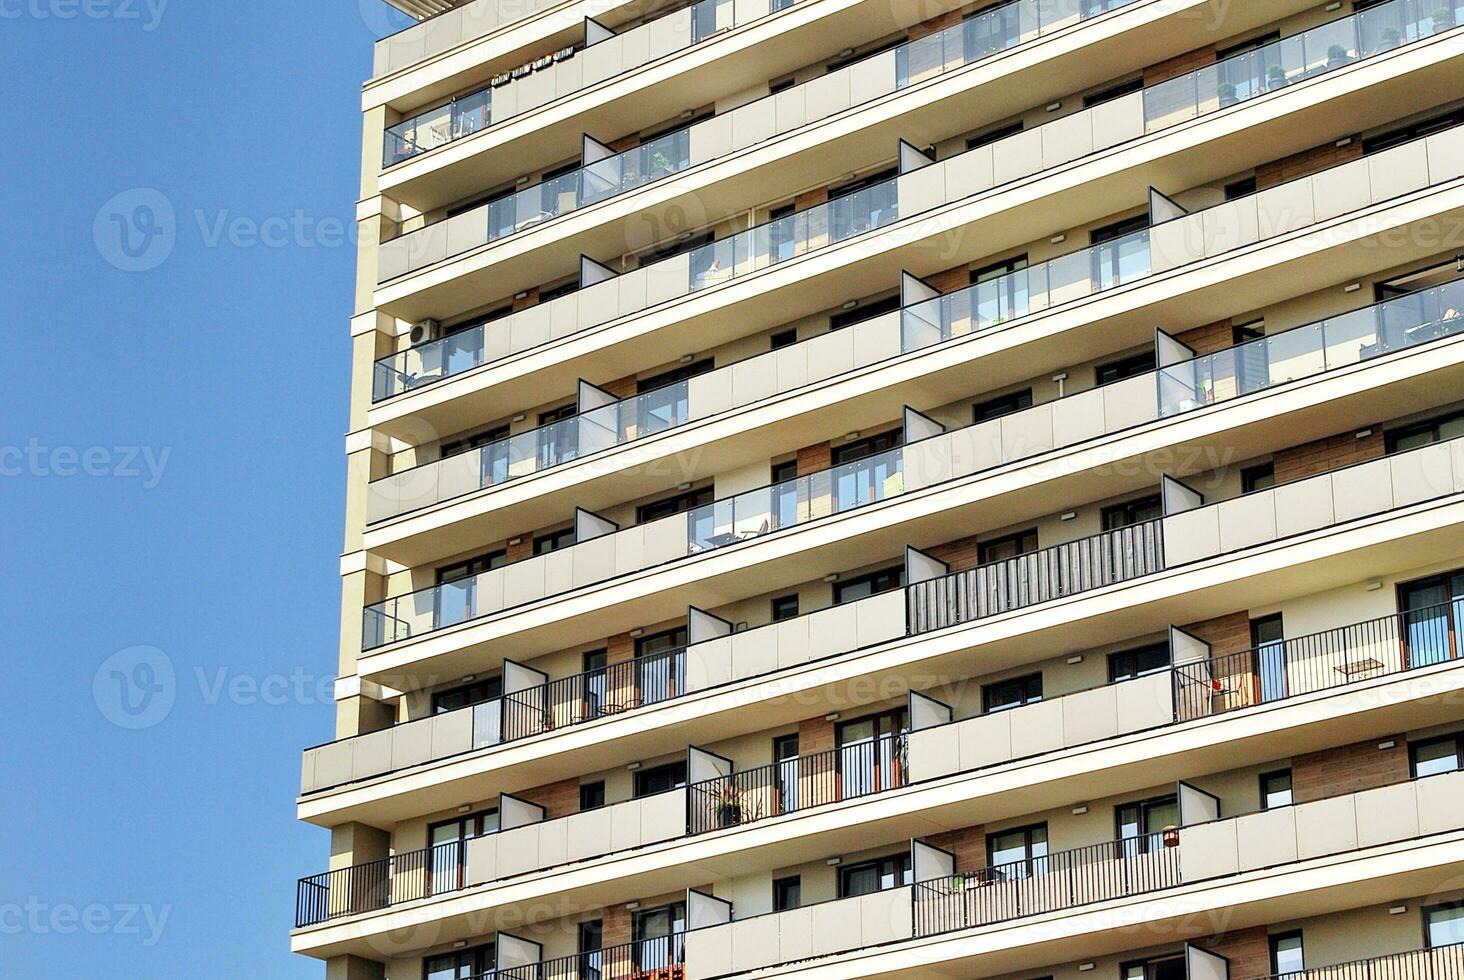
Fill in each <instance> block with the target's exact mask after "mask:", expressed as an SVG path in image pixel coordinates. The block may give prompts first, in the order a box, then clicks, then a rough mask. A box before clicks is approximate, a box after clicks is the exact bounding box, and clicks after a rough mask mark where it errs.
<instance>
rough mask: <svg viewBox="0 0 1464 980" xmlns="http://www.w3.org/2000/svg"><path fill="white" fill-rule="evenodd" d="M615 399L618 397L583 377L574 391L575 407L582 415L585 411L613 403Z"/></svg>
mask: <svg viewBox="0 0 1464 980" xmlns="http://www.w3.org/2000/svg"><path fill="white" fill-rule="evenodd" d="M617 401H619V399H617V398H616V397H615V396H614V395H612V394H610V392H608V391H606V390H605V389H604V388H601V387H600V386H599V385H592V384H590V383H589V382H588V381H585V380H584V379H583V378H581V379H580V383H579V386H578V387H577V389H576V393H575V409H576V412H577V413H578V414H581V415H583V414H584V413H585V412H592V411H594V410H595V409H597V408H603V407H604V406H606V405H613V404H615V403H616V402H617Z"/></svg>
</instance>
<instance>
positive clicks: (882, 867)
mask: <svg viewBox="0 0 1464 980" xmlns="http://www.w3.org/2000/svg"><path fill="white" fill-rule="evenodd" d="M908 884H910V852H909V851H905V852H903V853H901V854H892V855H890V856H889V857H884V858H877V859H876V860H873V861H862V862H860V863H859V864H851V865H849V866H848V867H844V868H840V869H839V897H840V898H853V897H854V896H856V895H870V894H873V893H874V892H882V891H888V890H889V889H891V888H899V887H900V886H902V885H908Z"/></svg>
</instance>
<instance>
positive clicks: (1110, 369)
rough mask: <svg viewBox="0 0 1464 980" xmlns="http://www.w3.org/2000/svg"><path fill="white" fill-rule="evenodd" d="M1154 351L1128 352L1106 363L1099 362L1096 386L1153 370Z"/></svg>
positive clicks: (1109, 383)
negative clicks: (1126, 354)
mask: <svg viewBox="0 0 1464 980" xmlns="http://www.w3.org/2000/svg"><path fill="white" fill-rule="evenodd" d="M1154 364H1155V361H1154V352H1153V351H1146V352H1145V353H1143V354H1130V355H1129V356H1128V357H1122V358H1119V359H1118V360H1116V361H1110V362H1109V363H1107V364H1100V365H1099V366H1098V370H1097V372H1096V375H1097V384H1098V387H1100V388H1101V387H1103V386H1104V385H1111V384H1113V383H1114V382H1116V381H1122V380H1124V379H1125V378H1132V377H1134V376H1135V375H1138V374H1144V373H1146V372H1149V371H1152V370H1154Z"/></svg>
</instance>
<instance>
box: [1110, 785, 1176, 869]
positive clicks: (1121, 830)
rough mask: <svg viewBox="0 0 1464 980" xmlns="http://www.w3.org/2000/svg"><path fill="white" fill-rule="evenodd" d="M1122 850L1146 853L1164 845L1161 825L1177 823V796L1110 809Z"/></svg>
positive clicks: (1168, 825)
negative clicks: (1121, 843)
mask: <svg viewBox="0 0 1464 980" xmlns="http://www.w3.org/2000/svg"><path fill="white" fill-rule="evenodd" d="M1113 813H1114V822H1115V823H1116V824H1117V829H1118V839H1119V840H1120V841H1122V842H1123V845H1122V847H1123V852H1124V853H1125V854H1147V853H1151V852H1154V851H1158V850H1160V849H1161V848H1163V847H1164V828H1165V827H1177V826H1179V797H1177V796H1172V795H1171V796H1160V797H1157V798H1155V799H1152V800H1141V801H1140V802H1138V803H1124V804H1122V805H1120V806H1116V807H1114V809H1113Z"/></svg>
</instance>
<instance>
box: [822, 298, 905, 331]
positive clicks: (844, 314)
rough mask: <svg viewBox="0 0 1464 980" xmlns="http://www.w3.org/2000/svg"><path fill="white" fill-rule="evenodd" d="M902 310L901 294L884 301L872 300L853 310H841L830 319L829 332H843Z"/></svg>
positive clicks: (883, 299)
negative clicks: (855, 325) (857, 324)
mask: <svg viewBox="0 0 1464 980" xmlns="http://www.w3.org/2000/svg"><path fill="white" fill-rule="evenodd" d="M899 308H900V294H899V293H896V294H895V295H893V296H886V297H884V298H882V299H872V300H869V301H868V302H866V303H861V304H860V305H858V306H856V307H854V308H853V309H852V310H840V311H839V312H837V313H834V314H832V315H831V316H830V317H829V330H830V331H831V332H832V331H834V330H842V329H844V328H845V327H852V326H854V324H856V323H863V322H864V321H865V320H873V319H874V318H875V317H877V316H883V315H884V314H886V313H893V312H894V311H895V310H898V309H899Z"/></svg>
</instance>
